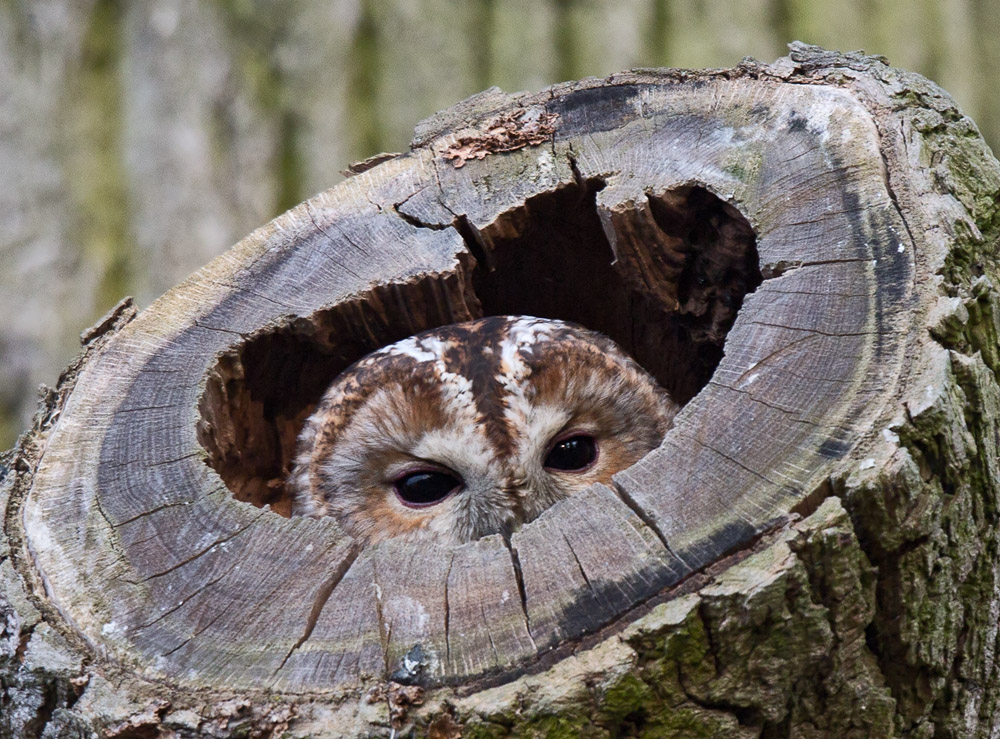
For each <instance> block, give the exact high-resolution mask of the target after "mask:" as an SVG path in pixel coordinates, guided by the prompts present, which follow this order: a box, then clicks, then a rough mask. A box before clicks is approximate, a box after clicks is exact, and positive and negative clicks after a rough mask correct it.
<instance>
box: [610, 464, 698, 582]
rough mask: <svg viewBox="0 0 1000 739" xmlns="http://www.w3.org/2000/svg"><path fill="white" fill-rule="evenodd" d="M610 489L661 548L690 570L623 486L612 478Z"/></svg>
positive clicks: (689, 566)
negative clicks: (650, 533) (650, 532)
mask: <svg viewBox="0 0 1000 739" xmlns="http://www.w3.org/2000/svg"><path fill="white" fill-rule="evenodd" d="M611 489H612V490H614V491H615V492H616V493H617V494H618V497H619V498H620V499H621V501H622V503H624V504H625V505H626V506H628V507H629V508H630V509H631V511H632V512H633V513H634V514H635V515H637V516H638V517H639V520H640V521H642V522H643V523H644V524H645V525H646V527H647V528H648V529H649V530H650V531H652V532H653V534H654V535H655V536H656V538H657V539H659V540H660V543H661V544H662V545H663V548H664V549H666V550H667V552H668V553H669V554H670V556H671V557H673V558H674V559H676V560H677V561H678V562H680V563H681V565H683V567H684V569H685V570H687V571H689V572H690V571H691V570H692V567H691V565H689V564H688V563H687V562H685V561H684V558H683V557H681V556H680V555H679V554H678V553H677V552H675V551H674V550H673V549H671V547H670V544H669V542H667V537H666V536H665V535H664V533H663V532H662V531H660V528H659V527H658V526H657V525H656V522H655V521H654V520H653V519H652V518H651V517H650V515H649V514H648V513H647V512H646V511H645V509H644V508H643V507H642V506H641V505H639V504H638V503H637V502H636V501H635V500H634V499H633V498H632V496H631V495H629V494H628V492H627V491H626V490H625V488H623V487H622V486H621V485H619V484H618V483H617V482H615V481H614V480H613V479H612V482H611Z"/></svg>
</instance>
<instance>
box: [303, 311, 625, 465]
mask: <svg viewBox="0 0 1000 739" xmlns="http://www.w3.org/2000/svg"><path fill="white" fill-rule="evenodd" d="M570 347H572V351H573V356H574V360H575V364H574V367H573V368H572V371H571V372H570V374H575V373H576V372H579V371H580V370H582V369H584V367H583V366H582V365H580V363H579V360H580V359H581V358H582V356H589V357H591V358H592V359H593V361H594V362H596V363H597V364H598V365H599V366H601V367H602V368H604V369H610V368H612V367H615V368H618V369H620V368H621V367H622V366H623V365H630V366H632V363H631V360H629V359H628V357H626V356H625V355H624V354H623V353H622V352H621V350H620V349H619V348H618V347H617V346H616V345H615V344H614V343H613V342H611V341H610V340H608V339H606V338H605V337H603V336H601V335H600V334H596V333H593V332H591V331H588V330H586V329H584V328H582V327H579V326H576V325H574V324H570V323H565V322H563V321H558V320H553V319H544V318H534V317H530V316H492V317H488V318H481V319H479V320H475V321H469V322H466V323H458V324H452V325H448V326H442V327H439V328H435V329H431V330H429V331H425V332H423V333H420V334H416V335H415V336H411V337H409V338H406V339H402V340H401V341H398V342H396V343H394V344H390V345H389V346H386V347H384V348H382V349H379V350H377V351H375V352H373V353H372V354H369V355H368V356H367V357H365V358H363V359H362V360H360V361H359V362H357V363H356V364H355V365H353V366H352V367H350V368H348V369H347V370H345V371H344V372H343V373H342V374H341V375H340V376H339V377H338V378H337V380H336V381H335V382H334V384H333V385H332V386H331V387H330V388H329V390H328V391H327V394H326V396H325V397H324V398H323V400H322V402H321V404H320V405H321V408H322V409H323V410H329V411H334V417H338V418H339V421H338V422H337V423H334V424H332V425H327V426H326V427H325V433H324V435H325V436H326V437H327V442H328V443H330V442H334V438H333V437H335V436H337V435H338V434H339V433H340V432H341V431H342V430H343V429H344V428H345V427H346V425H348V424H349V423H350V419H351V416H352V414H353V413H354V412H356V411H357V410H358V409H359V408H361V407H363V406H365V405H366V404H367V403H368V402H369V401H370V400H373V399H375V398H377V397H378V395H379V394H378V393H375V395H374V396H373V395H372V393H373V392H374V391H375V390H377V389H379V388H387V387H391V386H395V387H400V388H403V389H404V390H405V391H406V394H407V395H408V396H410V397H417V396H422V397H426V399H427V403H425V404H422V405H421V406H420V407H426V410H427V411H428V413H430V415H429V416H428V418H427V420H428V422H429V425H431V426H433V425H435V424H434V423H433V419H434V418H438V419H441V418H444V417H447V418H449V419H451V421H452V422H453V423H457V424H460V425H462V426H465V427H476V426H480V427H481V429H480V430H481V431H482V432H484V433H486V434H488V435H489V436H490V437H492V439H493V441H494V443H496V444H497V445H498V446H499V447H501V448H502V447H506V446H508V444H507V443H505V442H507V441H509V437H510V429H509V428H504V427H503V426H504V423H505V422H504V421H502V420H501V419H505V418H506V423H507V424H509V423H510V422H512V421H513V420H514V416H515V415H523V413H524V412H525V410H526V409H527V408H528V407H530V405H531V403H532V401H533V398H529V397H527V396H526V395H525V393H526V392H527V385H526V382H525V381H526V380H527V379H528V378H529V377H534V376H535V375H536V373H537V372H538V371H540V370H541V371H544V372H547V373H549V374H554V375H556V376H555V377H552V378H551V381H550V382H546V383H544V386H545V387H549V388H559V387H563V388H565V387H566V384H567V383H571V381H574V378H573V377H567V376H564V373H563V368H564V365H565V363H564V361H560V360H565V359H566V358H567V357H568V356H569V352H570V351H571V349H570ZM636 369H638V368H637V367H636ZM639 371H640V372H641V370H639ZM538 390H539V388H535V389H534V390H533V392H534V391H538ZM428 404H431V405H435V406H437V408H433V409H432V408H431V407H429V406H428ZM432 411H433V412H432ZM442 413H444V414H445V415H442ZM498 424H499V425H498Z"/></svg>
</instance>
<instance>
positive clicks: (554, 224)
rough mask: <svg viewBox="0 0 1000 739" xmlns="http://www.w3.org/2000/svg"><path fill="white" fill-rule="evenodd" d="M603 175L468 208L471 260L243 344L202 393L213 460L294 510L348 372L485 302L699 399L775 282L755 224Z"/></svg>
mask: <svg viewBox="0 0 1000 739" xmlns="http://www.w3.org/2000/svg"><path fill="white" fill-rule="evenodd" d="M603 187H604V185H603V183H602V182H600V181H598V180H593V181H588V182H582V183H577V184H575V185H572V186H567V187H563V188H561V189H559V190H556V191H553V192H548V193H543V194H540V195H538V196H536V197H533V198H531V199H529V200H528V201H526V202H525V203H524V205H523V206H521V207H519V208H516V209H514V210H512V211H509V212H507V213H505V214H503V215H502V216H501V217H499V218H498V219H497V220H496V221H495V222H494V223H492V224H490V225H489V226H487V227H485V228H483V229H482V230H480V231H476V230H475V229H474V228H472V226H470V225H469V224H468V223H467V222H465V221H464V220H463V219H461V218H459V219H457V220H456V223H455V226H456V228H458V229H459V230H460V231H461V232H462V235H463V237H464V238H465V240H466V242H467V243H468V245H469V251H470V253H471V254H472V255H474V258H473V257H472V256H470V257H468V258H467V259H466V260H464V261H463V263H462V265H461V267H460V269H459V270H458V272H457V273H454V274H449V275H445V276H424V277H421V278H419V279H417V280H415V281H414V282H412V283H407V284H396V285H390V286H385V287H378V288H374V289H372V290H371V291H369V292H367V293H365V294H363V295H360V296H358V297H356V298H354V299H352V300H350V301H347V302H344V303H341V304H339V305H337V306H335V307H333V308H330V309H328V310H322V311H319V312H317V313H315V314H313V315H312V316H308V317H299V318H295V319H294V320H291V321H288V322H285V323H282V324H281V325H279V326H277V327H273V328H269V329H267V330H262V331H260V332H258V333H257V334H255V335H254V336H252V337H250V338H249V339H247V340H246V341H245V342H243V343H242V344H240V345H238V346H236V347H234V348H233V350H232V351H231V352H229V353H228V354H226V355H225V356H223V357H222V358H221V359H220V361H219V362H218V364H217V366H216V367H215V368H214V370H213V372H212V373H211V374H210V376H209V377H208V380H207V383H206V387H205V391H204V393H203V395H202V399H201V414H202V418H201V422H200V424H199V438H200V440H201V443H202V445H203V446H204V448H205V449H206V451H207V452H208V461H209V464H210V465H211V466H212V467H213V468H214V469H215V470H216V471H217V472H218V473H219V474H220V475H221V477H222V479H223V480H224V481H225V482H226V484H227V485H228V486H229V488H230V489H231V490H232V491H233V494H234V495H235V497H237V498H238V499H240V500H245V501H249V502H252V503H254V504H255V505H258V506H263V505H270V506H271V507H272V509H273V510H275V511H276V512H278V513H281V514H282V515H289V514H290V511H291V498H290V493H289V491H288V490H286V488H285V484H284V480H285V478H286V476H287V475H288V472H289V470H290V468H291V464H292V461H293V458H294V454H295V447H296V440H297V437H298V434H299V432H300V430H301V428H302V426H303V423H304V421H305V419H306V418H307V417H308V415H309V414H310V413H311V412H312V411H313V409H314V408H315V407H316V404H317V403H318V401H319V400H320V398H321V397H322V395H323V392H324V390H325V389H326V387H327V386H328V385H329V384H330V383H331V382H332V381H333V379H334V378H335V377H336V376H337V374H338V373H340V372H341V371H343V370H344V369H345V368H347V367H348V366H349V365H350V364H352V363H353V362H354V361H356V360H358V359H360V358H361V357H363V356H364V355H366V354H368V353H369V352H371V351H373V350H375V349H377V348H379V347H381V346H385V345H387V344H390V343H392V342H394V341H398V340H399V339H401V338H404V337H406V336H410V335H412V334H414V333H417V332H419V331H422V330H425V329H428V328H433V327H436V326H441V325H445V324H448V323H454V322H458V321H464V320H470V319H473V318H477V317H479V316H482V315H518V314H521V315H534V316H539V317H544V318H558V319H562V320H568V321H573V322H575V323H579V324H581V325H583V326H586V327H587V328H590V329H594V330H597V331H600V332H602V333H604V334H606V335H608V336H610V337H611V338H612V339H614V340H615V341H616V342H617V343H618V344H619V345H621V346H622V347H623V348H624V349H625V350H626V351H627V352H629V353H630V354H631V355H632V356H633V357H634V358H635V359H636V360H637V361H638V362H639V363H640V364H641V365H643V366H644V367H645V368H646V369H647V370H648V371H649V372H650V373H651V374H652V375H653V376H654V377H655V378H656V379H657V381H659V382H660V384H661V385H663V386H664V387H665V388H666V389H667V390H668V391H669V392H670V393H671V395H672V396H673V397H674V399H675V400H677V401H678V402H679V403H681V404H683V403H686V402H687V401H688V400H690V399H691V398H692V397H693V396H694V395H695V394H697V392H698V391H699V390H700V389H701V388H702V387H703V386H704V385H705V384H706V383H707V382H708V380H709V378H710V377H711V375H712V373H713V372H714V370H715V368H716V366H717V365H718V363H719V361H720V360H721V358H722V356H723V352H724V348H723V345H724V342H725V337H726V333H727V332H728V331H729V329H730V328H731V326H732V324H733V321H734V320H735V318H736V313H737V311H738V310H739V308H740V306H741V305H742V303H743V299H744V297H745V295H746V294H747V293H748V292H752V291H753V290H754V289H756V287H757V286H758V285H759V284H760V283H761V275H760V270H759V266H758V257H757V250H756V242H755V237H754V234H753V230H752V229H751V227H750V225H749V223H748V222H747V221H746V219H745V218H744V217H743V216H742V215H741V214H740V213H739V212H738V211H737V210H736V209H735V208H733V207H732V206H731V205H729V204H727V203H725V202H724V201H722V200H721V199H719V198H718V197H716V196H715V195H714V194H712V193H711V192H709V191H708V190H707V189H705V188H703V187H700V186H697V185H691V186H685V187H681V188H676V189H673V190H670V191H668V192H666V193H653V192H650V193H647V195H646V197H645V199H644V200H643V201H641V202H635V203H631V202H630V203H624V204H619V205H615V206H614V207H610V208H604V209H603V210H602V209H601V208H599V207H598V202H597V199H598V194H599V193H600V191H601V190H602V189H603ZM606 231H607V232H610V233H611V234H612V240H613V242H614V244H612V240H609V238H608V236H607V235H606Z"/></svg>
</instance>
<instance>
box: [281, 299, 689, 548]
mask: <svg viewBox="0 0 1000 739" xmlns="http://www.w3.org/2000/svg"><path fill="white" fill-rule="evenodd" d="M677 409H678V407H677V405H676V404H675V403H674V402H673V401H672V400H671V398H670V397H669V395H668V394H667V392H666V391H665V390H664V389H663V388H661V387H660V386H659V385H657V383H656V382H655V381H654V380H653V378H652V377H650V376H649V375H648V374H647V373H646V372H645V371H644V370H643V369H642V368H641V367H639V365H638V364H636V363H635V362H634V361H633V360H632V359H630V358H629V357H628V356H627V355H626V354H625V353H624V351H622V349H620V348H619V347H618V346H617V345H616V344H615V343H614V342H613V341H611V340H610V339H609V338H607V337H606V336H603V335H602V334H599V333H595V332H593V331H588V330H586V329H584V328H581V327H579V326H576V325H574V324H570V323H565V322H562V321H556V320H549V319H543V318H533V317H528V316H494V317H489V318H482V319H479V320H475V321H469V322H465V323H457V324H452V325H450V326H443V327H441V328H435V329H432V330H430V331H425V332H423V333H420V334H417V335H415V336H412V337H410V338H407V339H403V340H402V341H398V342H396V343H395V344H391V345H389V346H387V347H384V348H382V349H379V350H378V351H376V352H374V353H372V354H369V355H368V356H366V357H364V358H363V359H361V360H360V361H358V362H357V363H356V364H354V365H353V366H351V367H350V368H348V369H347V370H345V371H344V372H343V373H342V374H341V375H339V376H338V377H337V378H336V379H335V380H334V382H333V384H332V385H331V386H330V387H329V389H328V390H327V391H326V393H325V395H324V396H323V399H322V400H321V401H320V403H319V405H318V407H317V408H316V410H315V412H314V413H313V414H312V415H311V416H310V417H309V418H308V420H307V421H306V423H305V426H304V428H303V430H302V432H301V434H300V435H299V439H298V447H297V451H296V458H295V463H294V467H293V469H292V472H291V476H290V478H289V483H290V485H291V488H292V492H293V496H294V497H293V504H292V505H293V515H307V516H316V517H319V516H333V517H334V518H336V519H337V520H338V521H339V522H340V523H341V525H342V526H343V527H344V528H345V529H346V530H347V531H348V532H349V533H350V534H351V535H352V536H354V537H355V538H357V539H359V540H360V541H362V542H366V543H374V542H378V541H381V540H383V539H387V538H391V537H397V538H403V539H407V540H419V541H428V540H433V541H437V542H442V543H450V544H459V543H463V542H468V541H472V540H474V539H478V538H480V537H483V536H487V535H489V534H496V533H499V534H503V535H509V534H510V533H511V532H513V531H514V530H516V529H517V527H518V526H520V525H521V524H524V523H526V522H528V521H531V520H532V519H534V518H536V517H537V516H538V515H540V514H541V513H542V511H544V510H545V509H546V508H548V507H549V506H551V505H552V504H553V503H556V502H557V501H559V500H562V499H563V498H566V497H568V496H571V495H573V493H575V492H577V491H580V490H583V489H584V488H586V487H588V486H589V485H591V484H593V483H596V482H602V483H605V484H607V483H609V482H610V480H611V476H612V475H613V474H614V473H615V472H618V471H619V470H622V469H624V468H626V467H628V466H630V465H631V464H632V463H634V462H636V461H637V460H638V459H640V458H641V457H642V456H644V455H645V454H646V453H647V452H649V451H651V450H652V449H654V448H656V447H657V446H659V444H660V442H661V441H662V440H663V436H664V434H665V433H666V432H667V430H668V429H669V428H670V426H671V423H672V420H673V417H674V414H675V413H676V412H677Z"/></svg>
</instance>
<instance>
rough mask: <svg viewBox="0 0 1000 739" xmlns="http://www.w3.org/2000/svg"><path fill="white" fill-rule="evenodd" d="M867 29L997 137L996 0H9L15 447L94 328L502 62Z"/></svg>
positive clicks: (570, 68) (701, 57) (770, 49)
mask: <svg viewBox="0 0 1000 739" xmlns="http://www.w3.org/2000/svg"><path fill="white" fill-rule="evenodd" d="M793 39H800V40H802V41H806V42H809V43H815V44H819V45H821V46H825V47H827V48H832V49H841V50H850V49H859V48H863V49H865V50H866V51H868V52H869V53H877V54H883V55H885V56H887V57H888V59H889V61H890V62H891V63H892V64H894V65H895V66H900V67H906V68H909V69H913V70H916V71H919V72H921V73H923V74H924V75H926V76H928V77H930V78H931V79H933V80H935V81H937V82H938V83H939V84H940V85H942V86H943V87H944V88H945V89H947V90H948V91H949V92H950V93H951V94H952V95H953V96H954V97H956V98H957V99H958V101H959V103H960V104H961V105H962V106H963V107H964V109H965V111H966V113H967V114H969V115H970V116H972V117H973V118H974V119H975V120H976V121H977V123H978V124H979V126H980V128H981V130H982V131H983V133H984V135H985V136H986V139H987V141H989V142H990V143H991V145H992V146H993V147H994V148H996V145H997V142H998V141H1000V95H997V94H996V93H995V89H996V88H997V86H998V85H1000V0H909V1H908V2H907V1H905V0H840V1H839V2H829V0H606V1H603V2H602V1H599V0H322V1H321V0H286V1H285V2H271V1H270V0H149V1H148V2H141V3H139V2H127V0H0V177H2V179H0V311H2V315H4V316H6V318H5V320H4V321H3V322H2V324H0V449H2V448H6V447H8V446H10V445H11V444H12V443H13V441H14V438H15V436H16V434H17V433H18V432H19V431H20V430H21V429H23V428H25V427H26V425H27V423H28V419H29V417H30V413H31V410H32V409H33V407H34V404H35V397H36V387H37V385H38V384H39V383H41V382H45V383H48V384H54V382H55V380H56V377H57V375H58V372H59V370H60V369H61V368H62V367H63V366H64V365H65V364H66V363H67V362H68V360H69V359H70V358H71V357H72V355H73V353H74V352H75V351H76V346H77V342H78V338H77V337H78V335H79V332H80V331H81V330H82V329H83V328H85V327H86V326H88V325H90V324H91V323H93V322H94V320H95V319H97V318H98V317H99V316H100V315H101V314H103V313H104V312H105V311H106V310H107V309H108V308H110V307H111V306H112V305H113V304H114V303H116V302H117V301H118V300H119V299H120V298H121V297H122V296H124V295H134V296H136V298H137V299H138V302H139V304H140V305H141V306H145V305H148V304H149V303H150V302H151V300H153V299H155V298H156V296H158V295H159V294H161V293H162V292H163V291H164V290H166V289H167V288H169V287H170V286H172V285H173V284H175V283H176V282H178V281H179V280H181V279H183V278H184V277H185V276H186V275H187V274H189V273H190V272H191V271H193V270H194V269H196V268H197V267H199V266H200V265H202V264H204V263H205V262H206V261H208V260H209V259H210V258H212V257H214V256H215V255H217V254H220V253H221V252H222V251H224V250H225V249H226V248H227V247H229V246H230V245H231V244H233V243H234V242H235V241H237V240H238V239H240V238H242V237H243V236H244V235H246V234H247V233H248V232H249V231H251V230H252V229H253V228H255V227H257V226H259V225H261V224H263V223H265V222H266V221H267V220H268V219H270V218H271V217H273V216H274V215H276V214H277V213H279V212H281V211H283V210H285V209H287V208H289V207H291V206H292V205H294V204H296V203H297V202H299V201H300V200H303V199H305V198H306V197H308V196H310V195H312V194H313V193H315V192H318V191H320V190H322V189H324V188H327V187H330V186H332V185H334V184H336V183H337V182H338V181H339V180H340V179H341V178H342V175H341V174H340V170H342V169H344V168H345V167H346V165H348V164H349V163H350V162H352V161H357V160H360V159H364V158H366V157H368V156H370V155H372V154H375V153H377V152H381V151H404V150H405V149H406V147H407V142H408V141H409V138H410V136H411V134H412V132H413V127H414V124H416V123H417V122H418V121H419V120H420V119H422V118H424V117H426V116H427V115H429V114H431V113H433V112H434V111H436V110H439V109H441V108H445V107H448V106H450V105H452V104H453V103H455V102H457V101H458V100H461V99H462V98H464V97H467V96H468V95H471V94H473V93H475V92H477V91H479V90H482V89H484V88H486V87H489V86H491V85H498V86H499V87H501V88H503V89H504V90H506V91H516V90H525V89H527V90H536V89H538V88H540V87H543V86H545V85H547V84H550V83H553V82H558V81H562V80H567V79H576V78H580V77H585V76H589V75H607V74H609V73H612V72H616V71H620V70H623V69H627V68H630V67H636V66H647V67H648V66H673V67H720V66H732V65H734V64H736V63H738V62H739V61H740V59H742V58H743V57H744V56H753V57H756V58H759V59H762V60H767V61H770V60H773V59H774V58H776V57H778V56H782V55H783V54H784V53H785V44H786V43H787V42H788V41H791V40H793Z"/></svg>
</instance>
